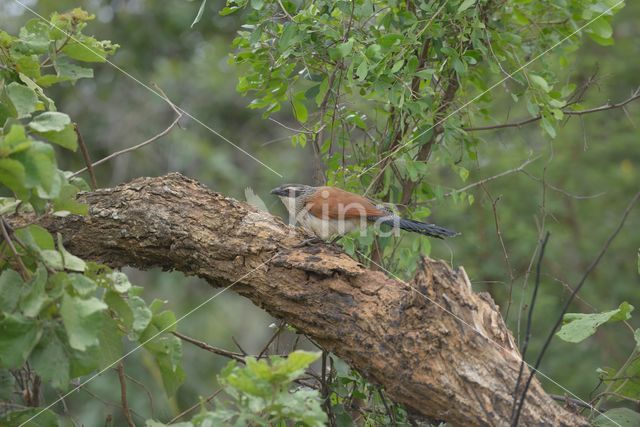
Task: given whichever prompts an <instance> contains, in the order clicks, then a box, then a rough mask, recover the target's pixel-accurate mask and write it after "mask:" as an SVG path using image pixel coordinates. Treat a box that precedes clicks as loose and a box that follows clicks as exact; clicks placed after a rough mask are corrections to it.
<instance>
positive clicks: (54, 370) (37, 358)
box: [30, 329, 70, 390]
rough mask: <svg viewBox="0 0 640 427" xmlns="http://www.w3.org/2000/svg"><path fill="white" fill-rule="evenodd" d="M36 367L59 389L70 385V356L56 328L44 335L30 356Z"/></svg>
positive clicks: (45, 379)
mask: <svg viewBox="0 0 640 427" xmlns="http://www.w3.org/2000/svg"><path fill="white" fill-rule="evenodd" d="M30 360H31V364H32V365H33V367H34V369H35V370H36V372H37V373H38V375H40V376H41V377H42V379H43V380H44V381H47V382H50V383H51V386H52V387H54V388H56V389H58V390H65V389H66V388H67V387H68V385H69V365H70V362H69V358H68V357H67V353H66V352H65V344H64V343H63V342H62V341H61V340H60V337H59V336H58V334H57V333H56V331H55V330H53V329H51V330H49V331H48V333H46V334H44V335H43V336H42V339H41V340H40V342H39V343H38V345H37V346H36V347H35V348H34V349H33V353H32V354H31V357H30Z"/></svg>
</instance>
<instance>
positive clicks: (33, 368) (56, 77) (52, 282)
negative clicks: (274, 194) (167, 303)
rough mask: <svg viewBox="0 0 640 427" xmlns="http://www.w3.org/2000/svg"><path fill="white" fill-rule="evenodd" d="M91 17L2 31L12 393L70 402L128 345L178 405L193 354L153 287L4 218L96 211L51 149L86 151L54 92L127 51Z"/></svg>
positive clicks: (4, 364) (4, 361)
mask: <svg viewBox="0 0 640 427" xmlns="http://www.w3.org/2000/svg"><path fill="white" fill-rule="evenodd" d="M92 19H93V16H92V15H89V14H88V13H86V12H85V11H83V10H80V9H74V10H73V11H71V12H69V13H65V14H57V13H55V14H53V15H52V17H51V22H52V23H53V24H52V25H47V24H45V23H43V22H42V21H41V20H37V19H36V20H31V21H29V22H27V23H26V25H25V26H24V27H23V28H21V29H20V32H19V35H18V36H17V37H14V36H10V35H9V34H7V33H6V32H0V67H1V68H0V122H2V123H3V124H4V126H3V128H2V133H1V134H0V184H2V186H3V188H5V189H6V190H8V193H9V194H11V196H10V197H5V198H3V199H2V201H1V206H2V208H1V214H2V218H0V220H1V221H2V223H1V224H0V226H1V227H3V228H4V231H5V233H6V236H5V238H3V239H2V245H1V246H0V255H1V260H0V271H1V273H0V375H1V376H2V378H5V379H6V380H7V384H4V385H3V387H4V386H6V387H7V390H11V389H13V387H18V386H19V384H18V382H26V383H29V382H33V383H34V384H36V383H38V381H36V380H35V378H39V379H40V380H41V381H43V382H44V383H45V384H46V385H47V386H50V387H51V388H53V389H55V390H58V391H60V392H65V391H67V390H69V389H70V388H71V385H72V382H74V381H77V379H78V378H81V377H83V376H86V375H89V374H90V373H92V372H95V371H98V370H100V371H101V370H105V369H107V368H110V367H111V366H112V365H113V364H114V363H115V362H116V361H117V360H118V359H119V358H120V357H122V356H123V343H122V339H123V337H125V336H126V337H127V339H128V340H129V341H131V342H134V343H139V344H140V345H143V346H144V347H145V348H146V349H147V350H148V351H149V352H150V353H151V354H152V355H153V357H154V359H155V361H156V363H157V366H158V368H159V370H160V372H161V375H162V379H163V382H164V385H165V390H166V392H167V394H169V395H172V394H173V393H175V390H176V389H177V387H178V386H179V385H180V383H181V382H182V381H183V380H184V373H183V371H182V367H181V356H182V344H181V342H180V340H179V339H178V338H176V337H174V336H172V335H169V334H167V333H166V332H171V331H172V330H173V329H174V328H175V327H174V324H175V316H174V315H173V313H172V312H170V311H167V310H162V306H163V302H162V301H158V300H156V301H154V302H152V303H151V304H150V305H149V306H147V304H146V303H145V302H144V300H143V299H142V298H140V296H139V295H140V292H141V290H142V288H140V287H136V286H132V285H131V283H130V282H129V279H128V278H127V276H126V275H125V274H123V273H121V272H117V271H112V270H111V269H110V268H108V267H106V266H104V265H99V264H96V263H92V262H85V261H84V260H82V259H81V258H78V257H77V256H74V255H72V254H71V253H69V252H68V251H67V250H66V249H65V247H64V244H63V241H62V237H61V236H60V235H57V236H52V235H51V234H50V233H49V232H48V231H47V230H46V229H44V228H42V227H41V226H39V225H36V224H29V225H26V226H23V227H20V228H17V229H15V230H14V229H11V228H10V226H9V224H8V223H7V222H6V221H5V218H4V216H5V215H8V214H11V213H14V212H21V213H29V212H33V213H34V214H37V215H40V214H52V215H57V216H67V215H69V214H79V215H84V214H86V213H87V206H86V205H83V204H80V203H78V202H77V201H76V199H75V196H76V194H77V193H78V191H80V190H87V189H88V186H87V185H86V183H85V182H84V181H83V180H81V179H78V178H71V177H70V174H69V173H68V172H64V171H60V170H59V169H58V167H57V163H56V156H55V151H54V149H53V146H52V144H56V145H59V146H60V147H62V148H65V149H67V150H71V151H75V150H76V149H77V145H78V141H77V135H76V132H75V130H74V124H73V123H72V122H71V119H70V118H69V116H68V115H67V114H64V113H62V112H59V111H57V110H56V106H55V103H54V101H53V100H52V99H51V98H49V97H48V96H47V94H46V93H45V91H44V89H43V88H46V87H49V86H52V85H56V84H59V83H62V82H70V83H75V82H76V81H77V80H78V79H81V78H89V77H92V76H93V71H92V70H91V69H90V68H85V67H83V66H81V65H79V64H82V63H90V62H104V61H105V60H106V56H108V55H110V54H112V53H113V52H114V51H115V49H116V48H117V47H118V46H117V45H114V44H112V43H110V42H109V41H98V40H96V39H95V38H93V37H91V36H87V35H85V34H83V33H82V31H83V30H84V29H85V27H86V25H87V23H88V22H89V21H90V20H92ZM14 250H15V252H14ZM156 336H159V337H158V338H156ZM22 386H24V383H23V384H22ZM34 387H35V386H34ZM31 392H32V391H31V390H29V389H26V390H22V393H31ZM33 393H34V396H32V397H31V398H30V399H27V402H26V403H27V404H28V405H30V406H38V402H39V396H38V389H37V388H34V390H33ZM2 399H5V400H6V401H8V402H10V401H11V400H12V399H13V396H12V395H11V394H9V395H3V396H2ZM18 407H20V405H18ZM38 412H39V410H38V409H37V408H36V409H25V410H19V411H14V412H8V413H6V414H1V415H2V416H3V418H2V421H0V423H8V424H11V423H14V422H18V420H22V421H26V420H27V419H28V418H30V417H31V416H34V415H35V414H37V413H38ZM40 417H41V418H40ZM54 419H55V416H54V415H52V413H51V412H50V411H47V412H45V413H43V414H42V415H39V423H40V425H44V424H46V425H56V423H55V422H54ZM42 423H44V424H42Z"/></svg>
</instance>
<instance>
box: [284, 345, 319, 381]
mask: <svg viewBox="0 0 640 427" xmlns="http://www.w3.org/2000/svg"><path fill="white" fill-rule="evenodd" d="M320 355H321V353H320V352H319V351H315V352H311V351H303V350H296V351H294V352H293V353H289V356H287V358H286V359H285V362H284V364H283V366H282V370H283V371H284V372H286V374H287V375H288V376H289V378H290V379H294V378H297V377H298V376H299V375H301V374H302V373H303V372H304V370H305V369H307V368H308V367H309V365H311V364H312V363H313V362H315V361H316V360H318V359H319V358H320Z"/></svg>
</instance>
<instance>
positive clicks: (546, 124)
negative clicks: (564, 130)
mask: <svg viewBox="0 0 640 427" xmlns="http://www.w3.org/2000/svg"><path fill="white" fill-rule="evenodd" d="M540 125H541V126H542V129H544V130H545V132H547V134H548V135H549V136H550V137H551V138H555V137H556V129H555V128H554V127H553V124H551V121H550V120H549V119H548V118H547V117H546V116H542V120H540Z"/></svg>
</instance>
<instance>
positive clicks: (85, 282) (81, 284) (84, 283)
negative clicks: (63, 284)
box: [68, 273, 98, 297]
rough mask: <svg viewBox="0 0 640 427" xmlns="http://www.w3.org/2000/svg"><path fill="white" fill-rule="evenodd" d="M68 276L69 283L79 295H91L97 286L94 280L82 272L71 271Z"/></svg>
mask: <svg viewBox="0 0 640 427" xmlns="http://www.w3.org/2000/svg"><path fill="white" fill-rule="evenodd" d="M68 277H69V283H71V286H72V287H73V290H74V291H76V292H77V293H78V295H80V296H81V297H86V296H89V295H92V294H93V293H94V292H95V291H96V289H97V288H98V285H96V282H94V281H93V280H91V279H89V278H88V277H87V276H85V275H83V274H77V273H72V274H69V275H68Z"/></svg>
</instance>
